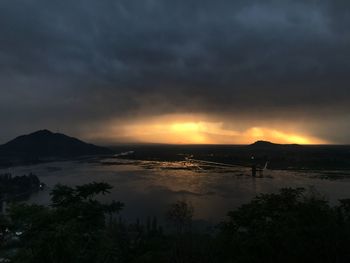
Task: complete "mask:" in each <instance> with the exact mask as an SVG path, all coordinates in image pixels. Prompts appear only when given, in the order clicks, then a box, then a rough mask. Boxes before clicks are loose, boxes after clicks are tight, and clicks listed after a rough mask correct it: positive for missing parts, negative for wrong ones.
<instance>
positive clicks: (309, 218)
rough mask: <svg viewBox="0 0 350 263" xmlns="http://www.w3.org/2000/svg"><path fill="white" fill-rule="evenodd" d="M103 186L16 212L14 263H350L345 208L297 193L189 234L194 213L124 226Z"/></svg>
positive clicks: (348, 206)
mask: <svg viewBox="0 0 350 263" xmlns="http://www.w3.org/2000/svg"><path fill="white" fill-rule="evenodd" d="M109 189H110V186H109V185H107V184H103V183H92V184H88V185H83V186H78V187H75V188H71V187H67V186H62V185H59V186H57V187H56V188H55V189H54V190H53V191H52V205H51V207H50V208H47V207H42V206H36V205H30V206H29V205H18V206H16V207H14V208H12V210H11V220H12V224H13V225H12V228H14V229H22V230H23V233H24V234H23V235H22V237H21V240H20V244H21V246H20V248H19V250H18V253H17V255H16V257H15V258H14V259H13V260H14V262H38V263H40V262H53V263H61V262H62V263H63V262H65V263H66V262H67V263H69V262H134V263H140V262H143V263H146V262H149V263H151V262H152V263H156V262H174V263H180V262H182V263H186V262H200V263H205V262H220V263H222V262H223V263H225V262H332V263H333V262H349V261H350V253H349V249H348V248H349V245H350V200H341V201H340V203H339V205H337V206H330V205H329V203H328V201H326V200H325V199H324V198H323V197H321V196H319V195H317V194H314V193H311V192H308V191H305V190H304V189H290V188H287V189H281V190H280V192H279V193H276V194H262V195H259V196H257V197H256V198H254V199H253V200H252V201H251V202H250V203H248V204H246V205H243V206H241V207H240V208H238V209H236V210H235V211H232V212H229V213H228V219H227V221H225V222H223V223H221V224H220V225H219V226H218V227H217V231H215V232H212V233H211V234H206V233H203V232H201V233H198V232H196V231H194V230H193V227H192V225H193V223H192V216H193V208H192V206H191V205H189V204H188V203H186V202H177V203H175V204H173V205H171V206H170V208H169V212H168V213H167V215H166V216H167V218H168V221H169V223H170V224H171V225H172V227H170V228H168V231H166V233H164V232H163V231H162V228H160V227H159V226H158V223H157V220H156V219H153V220H149V222H148V223H147V225H142V224H140V223H139V222H137V223H135V224H126V223H123V222H120V221H118V220H113V219H112V217H111V216H112V215H113V214H114V213H118V212H119V211H120V210H121V209H122V206H123V205H122V204H121V203H119V202H113V203H111V204H109V205H105V204H102V203H100V202H98V201H97V200H96V199H95V196H96V195H97V194H101V193H107V192H108V190H109Z"/></svg>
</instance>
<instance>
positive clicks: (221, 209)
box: [0, 159, 350, 223]
mask: <svg viewBox="0 0 350 263" xmlns="http://www.w3.org/2000/svg"><path fill="white" fill-rule="evenodd" d="M6 171H9V172H11V173H12V174H13V175H22V174H28V173H29V172H33V173H35V174H36V175H38V176H39V178H40V180H41V181H42V182H44V183H45V184H46V185H47V189H46V190H44V191H41V192H38V193H35V194H33V195H32V196H31V198H30V200H29V201H30V202H34V203H38V204H47V203H48V202H49V192H50V189H52V187H53V186H54V185H55V184H57V183H61V184H67V185H71V186H72V185H79V184H84V183H89V182H92V181H97V182H101V181H103V182H107V183H109V184H111V185H112V186H113V187H114V188H113V189H112V193H111V194H110V195H107V196H103V197H101V200H103V201H108V200H112V199H114V200H119V201H122V202H124V203H125V209H124V210H123V212H122V216H123V217H124V218H126V219H129V220H135V219H136V218H141V219H144V218H146V217H147V216H157V217H159V218H162V216H163V215H164V213H165V211H166V209H167V207H168V205H169V204H171V203H172V202H175V201H176V200H179V199H180V200H182V199H185V200H187V201H190V202H191V203H192V204H193V206H194V208H195V219H197V220H205V221H209V222H213V223H216V222H218V221H220V220H221V219H223V218H224V217H225V215H226V213H227V212H228V211H229V210H232V209H234V208H236V207H238V206H239V205H241V204H242V203H246V202H248V201H249V200H251V198H252V197H254V196H255V195H256V194H259V193H268V192H275V191H277V190H278V189H279V188H282V187H306V188H308V187H310V186H314V187H315V188H316V189H317V190H318V191H319V192H320V193H322V194H325V195H326V196H327V197H328V198H329V199H330V201H331V202H333V203H334V202H336V200H337V199H340V198H350V192H349V189H350V175H349V174H347V173H346V172H344V171H328V172H322V173H321V172H317V171H314V172H308V173H307V172H296V171H272V170H267V171H265V173H264V178H252V177H251V176H250V169H249V168H244V167H225V168H222V167H217V166H215V165H203V164H199V163H196V162H156V161H127V160H116V159H112V160H111V159H105V160H102V162H97V161H96V162H90V163H89V162H55V163H46V164H40V165H33V166H22V167H15V168H12V169H11V170H6ZM6 171H5V170H3V171H1V170H0V173H3V172H6ZM329 174H331V175H333V176H334V175H338V174H341V175H342V176H343V177H342V178H341V179H338V180H329V179H324V178H323V177H324V176H325V175H329Z"/></svg>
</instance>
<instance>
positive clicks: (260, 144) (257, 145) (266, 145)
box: [248, 141, 301, 149]
mask: <svg viewBox="0 0 350 263" xmlns="http://www.w3.org/2000/svg"><path fill="white" fill-rule="evenodd" d="M248 147H251V148H260V149H262V148H264V149H265V148H266V149H272V148H281V147H293V148H294V147H301V145H300V144H278V143H273V142H269V141H256V142H254V143H252V144H250V145H248Z"/></svg>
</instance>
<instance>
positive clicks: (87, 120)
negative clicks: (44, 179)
mask: <svg viewBox="0 0 350 263" xmlns="http://www.w3.org/2000/svg"><path fill="white" fill-rule="evenodd" d="M349 8H350V3H349V2H348V1H345V0H344V1H332V0H324V1H321V0H319V1H316V0H315V1H301V0H300V1H298V0H294V1H292V0H290V1H287V0H285V1H283V0H282V1H281V0H279V1H277V0H271V1H258V0H252V1H246V0H244V1H243V0H241V1H231V0H223V1H209V0H204V1H197V0H179V1H173V0H162V1H161V0H143V1H137V0H101V1H95V0H75V1H69V0H53V1H47V0H3V1H1V3H0V36H1V41H0V121H1V123H2V124H3V127H4V128H3V129H2V133H1V137H0V141H5V140H6V139H9V138H11V137H12V136H13V135H15V134H20V133H22V132H29V131H31V130H35V129H38V128H46V127H47V128H50V129H59V130H63V131H64V132H68V133H73V134H80V133H82V134H83V133H84V131H85V130H86V129H88V127H91V126H94V125H99V124H102V123H104V122H105V121H107V120H109V119H120V120H123V119H128V118H133V117H135V116H140V114H141V115H142V116H152V115H156V114H160V113H162V114H166V113H187V112H191V113H210V114H212V115H216V116H225V118H226V119H229V118H238V119H245V120H264V119H267V120H276V121H277V120H284V121H286V120H288V121H290V122H294V121H299V120H300V119H303V120H304V121H306V122H309V124H308V125H307V127H306V129H310V131H309V132H311V133H313V134H314V135H315V136H321V137H322V138H325V139H329V140H330V141H334V142H338V143H349V142H350V139H349V138H348V133H347V132H348V130H349V129H348V128H349V127H348V126H349V125H346V124H344V123H348V122H349V121H350V111H349V110H350V108H349V106H348V105H349V102H350V93H349V92H348V89H349V84H350V81H349V69H350V33H349V31H348V28H349V26H350V16H349V13H348V11H347V10H349ZM330 127H331V128H330Z"/></svg>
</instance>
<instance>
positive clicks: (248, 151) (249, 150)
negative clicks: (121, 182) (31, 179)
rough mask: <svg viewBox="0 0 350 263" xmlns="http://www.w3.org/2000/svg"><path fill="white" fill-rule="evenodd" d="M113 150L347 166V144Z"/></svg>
mask: <svg viewBox="0 0 350 263" xmlns="http://www.w3.org/2000/svg"><path fill="white" fill-rule="evenodd" d="M111 148H112V149H113V150H115V151H116V152H127V151H133V153H131V154H128V155H126V156H120V157H119V158H127V159H135V160H157V161H183V160H186V159H197V160H205V161H213V162H221V163H226V164H236V165H244V166H251V165H252V157H253V156H254V162H256V163H257V164H258V165H261V166H263V165H264V164H265V163H266V162H268V168H269V169H296V170H299V169H336V170H341V169H350V146H349V145H298V144H274V143H271V142H265V141H258V142H255V143H253V144H251V145H159V144H149V145H147V144H143V145H142V144H139V145H119V146H114V147H111Z"/></svg>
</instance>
